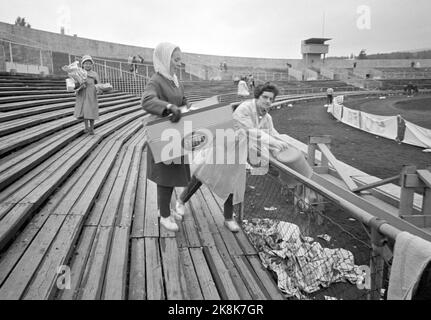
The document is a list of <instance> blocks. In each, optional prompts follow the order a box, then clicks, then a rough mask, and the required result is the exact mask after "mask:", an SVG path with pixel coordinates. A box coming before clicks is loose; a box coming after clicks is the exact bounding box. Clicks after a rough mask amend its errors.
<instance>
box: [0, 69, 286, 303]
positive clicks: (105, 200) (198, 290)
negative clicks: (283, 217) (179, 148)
mask: <svg viewBox="0 0 431 320" xmlns="http://www.w3.org/2000/svg"><path fill="white" fill-rule="evenodd" d="M42 83H44V84H46V86H47V87H49V88H50V89H49V90H52V91H64V90H63V88H64V78H52V79H48V78H43V79H39V78H37V77H27V76H19V75H17V76H10V75H5V74H2V75H0V92H2V93H3V92H8V93H9V94H4V95H1V97H0V122H1V126H0V300H3V299H63V300H66V299H150V300H151V299H198V300H200V299H224V300H228V299H284V297H283V295H282V294H281V293H280V291H279V290H278V288H277V284H276V282H275V281H274V279H273V278H272V275H271V274H269V273H268V272H267V271H266V270H265V269H264V268H263V266H262V265H261V262H260V259H259V256H258V253H257V252H256V251H255V249H254V247H253V246H252V245H251V244H250V242H249V241H248V239H247V237H246V235H245V234H244V233H243V232H242V231H241V232H240V233H238V234H235V235H234V234H232V233H230V232H229V231H228V230H227V229H226V228H225V227H224V225H223V219H224V218H223V215H222V207H223V205H222V203H221V202H220V199H218V198H217V197H216V196H214V195H213V194H212V193H211V192H210V191H209V190H208V189H206V188H205V187H203V188H202V189H201V190H200V191H199V192H198V193H197V194H196V195H195V196H194V197H192V199H191V202H190V203H189V204H188V205H187V211H186V216H185V218H184V220H183V222H182V223H181V226H180V232H179V233H178V234H177V235H175V234H173V233H170V232H166V231H164V230H163V229H160V227H159V224H158V217H157V204H156V185H155V184H154V183H153V182H151V181H149V180H147V179H146V144H145V131H144V127H143V124H142V120H143V118H144V116H145V113H144V111H143V110H142V108H141V107H140V99H139V97H135V96H132V95H128V94H123V93H120V92H112V93H110V94H104V95H101V96H99V102H100V120H98V121H97V122H96V130H95V131H96V134H95V135H94V136H91V135H87V134H84V132H83V124H82V123H78V121H77V120H76V119H75V118H74V117H73V116H72V112H73V105H74V97H73V95H71V94H70V93H67V92H64V93H63V92H62V93H57V92H56V93H53V92H43V91H44V90H41V89H39V88H41V87H42V85H41V84H42ZM18 84H19V85H18ZM11 87H12V88H13V89H10V88H11ZM15 87H26V90H25V91H22V90H15V89H14V88H15ZM3 89H5V90H3ZM8 89H9V90H8ZM11 92H13V94H10V93H11ZM24 92H31V94H28V95H27V94H21V93H24ZM1 99H3V100H1ZM176 191H177V192H176V195H175V196H178V192H179V190H176ZM174 200H175V198H173V199H172V201H174ZM65 267H67V268H66V269H64V268H65ZM62 270H63V271H65V272H66V273H64V276H66V275H70V277H69V278H67V277H65V278H64V277H63V271H62ZM68 271H70V273H67V272H68ZM62 279H70V282H67V281H66V280H65V282H64V283H63V282H62ZM63 284H64V286H62V285H63ZM68 284H70V287H69V288H67V287H65V286H67V285H68Z"/></svg>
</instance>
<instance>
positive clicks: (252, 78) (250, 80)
mask: <svg viewBox="0 0 431 320" xmlns="http://www.w3.org/2000/svg"><path fill="white" fill-rule="evenodd" d="M248 87H249V88H250V91H251V92H253V91H254V88H256V86H255V83H254V77H253V75H252V74H250V75H249V76H248Z"/></svg>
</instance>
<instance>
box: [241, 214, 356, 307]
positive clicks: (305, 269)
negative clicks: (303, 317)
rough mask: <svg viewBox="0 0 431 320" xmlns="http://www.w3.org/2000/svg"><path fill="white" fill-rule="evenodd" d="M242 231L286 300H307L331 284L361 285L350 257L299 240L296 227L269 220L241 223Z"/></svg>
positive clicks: (349, 255)
mask: <svg viewBox="0 0 431 320" xmlns="http://www.w3.org/2000/svg"><path fill="white" fill-rule="evenodd" d="M243 227H244V231H245V232H246V233H247V235H248V238H249V239H250V240H251V242H252V243H253V245H254V246H255V247H256V249H257V251H258V252H259V256H260V259H261V261H262V264H263V265H264V267H266V268H268V269H269V270H271V271H273V272H274V273H275V274H276V275H277V282H278V287H279V288H280V290H281V291H282V292H283V293H284V294H285V295H286V296H287V297H296V298H298V299H306V298H307V297H306V294H311V293H314V292H317V291H319V290H320V289H322V288H326V287H328V286H330V285H331V284H333V283H337V282H347V281H348V282H349V283H351V284H356V282H357V281H362V278H361V271H360V269H359V267H358V266H357V265H355V263H354V256H353V254H352V253H351V252H350V251H348V250H345V249H341V248H337V249H336V248H334V249H330V248H323V247H322V246H321V245H320V243H318V242H313V241H312V238H310V237H304V236H301V232H300V230H299V227H298V226H297V225H295V224H292V223H288V222H284V221H276V220H272V219H251V220H250V221H249V220H244V221H243Z"/></svg>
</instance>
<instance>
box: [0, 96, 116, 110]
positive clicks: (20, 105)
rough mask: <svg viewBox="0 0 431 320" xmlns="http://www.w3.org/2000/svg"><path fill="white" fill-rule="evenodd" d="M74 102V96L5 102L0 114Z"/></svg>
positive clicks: (41, 97)
mask: <svg viewBox="0 0 431 320" xmlns="http://www.w3.org/2000/svg"><path fill="white" fill-rule="evenodd" d="M121 95H124V93H121V92H114V93H107V94H103V95H101V96H100V95H99V97H116V96H121ZM70 101H73V102H75V101H76V97H75V95H74V94H72V95H68V96H67V97H55V96H53V95H45V96H37V97H33V98H29V99H24V100H23V101H22V100H20V101H16V102H7V103H2V102H0V112H7V111H13V110H21V109H24V108H31V107H36V106H43V105H49V104H54V103H64V102H70Z"/></svg>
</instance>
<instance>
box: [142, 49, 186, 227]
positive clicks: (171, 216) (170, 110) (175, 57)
mask: <svg viewBox="0 0 431 320" xmlns="http://www.w3.org/2000/svg"><path fill="white" fill-rule="evenodd" d="M153 63H154V69H155V71H156V73H155V74H154V75H153V76H152V77H151V79H150V82H149V83H148V85H147V86H146V88H145V90H144V93H143V95H142V107H143V108H144V110H145V111H147V112H148V113H149V114H151V115H150V116H149V117H148V122H149V121H151V120H154V119H157V118H160V117H167V116H171V117H170V121H172V122H178V121H179V120H180V119H181V111H180V108H179V107H181V106H188V103H187V99H186V97H185V95H184V88H183V86H182V85H181V84H180V83H179V81H178V78H177V76H176V74H175V70H176V69H177V68H180V67H181V51H180V48H179V47H178V46H176V45H174V44H171V43H167V42H163V43H160V44H159V45H158V46H157V47H156V48H155V49H154V53H153ZM147 177H148V179H150V180H151V181H153V182H155V183H156V184H157V204H158V208H159V213H160V224H161V225H162V226H163V227H164V228H165V229H167V230H169V231H178V229H179V228H178V225H177V223H176V222H175V220H181V219H182V215H180V214H177V213H176V212H175V210H172V211H171V209H170V202H171V197H172V192H173V190H174V187H181V186H183V187H184V186H187V184H188V183H189V181H190V167H189V165H188V164H187V163H186V161H185V159H184V157H181V158H179V159H174V160H172V163H170V164H167V163H164V162H160V163H155V161H154V157H153V154H152V152H151V150H150V149H149V148H148V151H147Z"/></svg>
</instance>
